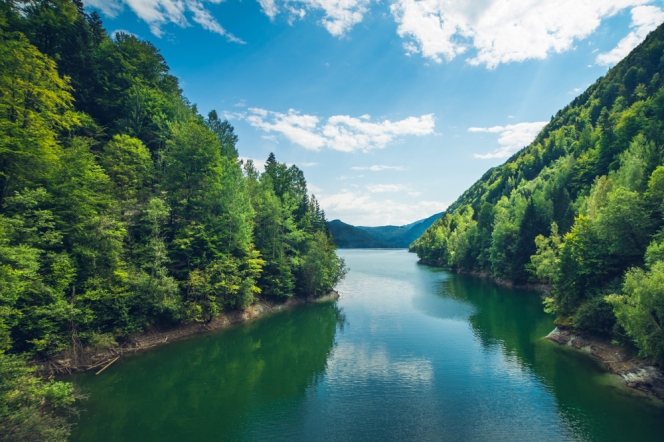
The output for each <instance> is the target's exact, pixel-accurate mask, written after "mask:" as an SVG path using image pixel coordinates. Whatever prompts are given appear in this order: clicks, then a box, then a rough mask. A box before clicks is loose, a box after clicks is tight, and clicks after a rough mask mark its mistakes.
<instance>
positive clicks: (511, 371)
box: [75, 250, 664, 442]
mask: <svg viewBox="0 0 664 442" xmlns="http://www.w3.org/2000/svg"><path fill="white" fill-rule="evenodd" d="M340 254H342V255H343V257H344V258H345V259H346V260H347V262H348V264H349V266H350V268H351V269H352V270H351V272H350V273H349V275H348V277H347V278H346V280H344V282H343V283H342V284H341V286H340V287H339V291H340V292H341V294H342V298H341V299H340V300H339V301H338V305H339V306H341V307H342V308H343V314H342V313H341V311H340V310H339V308H337V307H336V306H335V305H333V304H328V305H313V306H305V307H303V308H301V309H296V310H292V311H286V312H282V313H279V314H275V315H274V316H271V317H268V318H265V319H263V320H260V321H257V322H255V323H249V324H244V325H241V326H238V327H236V328H233V329H229V330H226V331H223V332H221V333H218V334H215V335H209V336H200V337H198V338H195V339H190V340H188V341H183V342H179V343H176V344H172V345H169V346H166V347H163V348H160V349H157V350H155V351H152V352H148V353H145V354H143V355H140V356H137V357H135V358H132V359H130V360H128V361H126V362H123V363H122V364H120V365H117V366H112V367H110V368H109V369H108V370H107V371H105V372H104V373H103V374H102V375H100V376H97V377H95V376H83V377H79V378H76V379H77V380H76V382H77V383H79V384H81V385H83V386H84V387H86V388H88V389H89V391H90V392H91V399H90V401H89V403H88V404H87V408H88V412H86V413H83V415H82V418H81V422H80V428H79V429H78V430H77V432H76V433H75V438H76V440H173V441H181V440H187V441H196V440H247V441H253V440H260V441H264V440H287V441H306V442H310V441H329V440H332V441H337V440H340V441H345V440H349V441H364V440H366V441H375V440H379V441H381V442H382V441H404V440H417V441H426V440H430V441H438V440H445V441H469V440H471V441H497V440H505V441H512V440H528V441H531V440H533V441H536V440H556V441H558V440H574V441H576V440H579V441H602V442H604V441H625V440H629V441H640V440H643V441H652V440H659V439H661V435H662V434H664V433H663V431H664V411H662V410H661V409H660V408H657V407H653V406H651V404H649V403H648V402H647V401H643V400H637V399H635V398H634V397H633V396H631V395H628V394H625V393H624V390H619V389H616V388H614V387H612V386H611V385H610V384H608V383H607V380H608V379H609V378H607V376H605V375H604V374H603V372H602V371H601V370H600V369H599V368H598V366H597V365H596V363H594V362H593V361H592V360H591V359H589V358H588V357H585V356H584V355H580V354H578V353H576V352H572V351H566V350H565V349H564V348H561V347H558V346H556V345H555V344H553V343H551V342H549V341H546V340H544V339H543V337H544V336H545V335H546V334H547V333H548V332H549V331H550V330H551V329H552V328H553V322H552V317H550V316H548V315H546V314H544V312H543V311H542V308H541V299H540V297H539V295H538V294H536V293H530V292H524V291H515V290H509V289H506V288H501V287H498V286H496V285H494V284H492V283H490V282H488V281H483V280H480V279H476V278H472V277H469V276H463V275H455V274H452V273H449V272H446V271H444V270H440V269H433V268H429V267H426V266H422V265H418V264H417V259H416V257H415V256H413V255H412V254H408V253H405V252H404V251H394V250H392V251H389V250H383V251H378V250H351V251H349V250H344V251H340ZM344 314H345V315H347V316H348V321H345V320H344Z"/></svg>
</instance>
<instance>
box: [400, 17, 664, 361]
mask: <svg viewBox="0 0 664 442" xmlns="http://www.w3.org/2000/svg"><path fill="white" fill-rule="evenodd" d="M662 76H664V27H663V26H660V27H659V28H658V29H656V30H655V31H653V32H651V33H650V35H649V36H648V37H647V38H646V39H645V41H644V42H643V43H642V44H641V45H639V46H638V47H637V48H635V49H634V50H633V51H632V52H631V53H630V54H629V55H628V56H627V57H626V58H625V59H623V60H622V61H621V62H620V63H619V64H617V65H616V66H615V67H614V68H612V69H611V70H610V71H609V72H608V73H607V75H606V76H605V77H603V78H600V79H599V80H598V81H597V82H596V83H595V84H593V85H592V86H590V87H589V88H588V89H587V90H586V91H585V92H583V93H582V94H581V95H579V96H578V97H577V98H576V99H574V100H573V101H572V103H571V104H569V105H568V106H567V107H565V108H564V109H562V110H560V111H559V112H558V113H557V114H556V115H555V116H553V117H552V118H551V121H550V122H549V123H548V124H547V125H546V126H545V127H544V129H543V130H542V131H541V132H540V133H539V135H538V136H537V137H536V139H535V140H534V141H533V142H532V143H531V144H530V145H529V146H527V147H525V148H524V149H523V150H521V151H519V152H518V153H516V154H515V155H514V156H512V157H511V158H510V159H509V160H508V161H507V162H505V163H504V164H503V165H501V166H499V167H495V168H492V169H490V170H489V171H487V172H486V173H485V174H484V176H483V177H482V178H481V179H480V180H479V181H477V182H476V183H475V184H473V185H472V186H471V187H470V188H469V189H468V190H467V191H466V192H465V193H464V194H463V195H462V196H461V197H460V198H459V199H458V200H457V201H456V202H455V203H454V204H453V205H452V206H450V208H449V209H448V211H447V213H446V215H445V216H444V217H443V218H441V219H440V220H438V221H437V222H436V223H435V224H434V225H433V226H432V227H431V228H429V229H428V230H427V231H426V232H425V233H424V235H423V236H422V237H420V238H419V239H418V240H416V241H415V242H414V243H413V244H412V245H411V250H412V251H415V252H416V253H417V254H418V256H419V258H420V259H421V260H422V261H423V262H427V263H432V264H435V265H441V266H445V267H449V268H453V269H455V270H458V271H467V272H479V273H484V274H488V275H490V276H493V277H495V278H500V279H503V280H509V281H512V282H514V283H516V284H526V283H537V284H547V285H550V286H552V291H551V295H550V296H549V297H547V298H546V299H545V300H544V308H545V310H546V311H547V312H549V313H552V314H555V315H556V324H557V325H558V326H559V327H573V328H575V329H577V330H583V331H586V332H590V333H593V334H596V335H600V336H604V337H608V338H610V339H611V340H612V341H613V342H614V343H615V344H617V345H626V346H633V347H635V348H636V349H637V350H638V352H639V355H640V356H642V357H647V358H652V359H653V360H654V361H655V362H657V363H659V364H662V363H664V330H663V328H662V327H663V324H664V217H663V216H664V83H663V82H662Z"/></svg>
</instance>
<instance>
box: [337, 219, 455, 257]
mask: <svg viewBox="0 0 664 442" xmlns="http://www.w3.org/2000/svg"><path fill="white" fill-rule="evenodd" d="M441 215H442V213H436V214H435V215H431V216H430V217H428V218H425V219H421V220H418V221H415V222H414V223H410V224H406V225H404V226H379V227H365V226H352V225H350V224H346V223H344V222H342V221H341V220H338V219H335V220H333V221H330V222H328V223H327V225H328V228H329V229H330V233H331V234H332V239H333V240H334V243H335V244H336V245H337V247H339V248H340V249H385V248H394V249H406V248H408V246H409V245H410V244H411V243H412V242H413V241H414V240H416V239H417V238H419V237H420V236H422V234H423V233H424V231H425V230H426V229H428V228H429V227H430V226H431V225H432V224H433V223H434V222H435V221H436V220H437V219H438V218H440V217H441Z"/></svg>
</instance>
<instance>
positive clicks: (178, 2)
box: [85, 0, 244, 43]
mask: <svg viewBox="0 0 664 442" xmlns="http://www.w3.org/2000/svg"><path fill="white" fill-rule="evenodd" d="M222 1H223V0H86V2H85V3H86V4H87V5H88V6H92V7H94V8H97V9H99V10H100V11H101V12H102V13H104V14H105V15H107V16H109V17H116V16H117V15H118V14H119V13H120V12H121V11H122V10H123V9H124V7H125V6H127V7H129V9H131V10H132V11H133V12H134V13H135V14H136V15H137V16H138V18H140V19H141V20H143V21H144V22H146V23H147V24H148V25H149V26H150V32H152V33H153V34H154V35H155V36H156V37H159V38H161V37H162V36H163V35H164V30H163V26H164V25H167V24H175V25H178V26H180V27H182V28H185V27H188V26H191V23H189V20H193V21H194V22H195V23H198V24H199V25H200V26H201V27H202V28H203V29H206V30H208V31H210V32H214V33H216V34H219V35H223V36H224V37H226V39H227V40H229V41H232V42H235V43H244V42H243V41H242V40H241V39H239V38H237V37H235V36H234V35H233V34H231V33H229V32H228V31H226V29H224V28H223V27H222V26H221V25H220V24H219V22H218V21H217V20H216V19H215V18H214V17H213V15H212V13H211V12H210V10H209V9H208V8H206V3H212V4H218V3H221V2H222Z"/></svg>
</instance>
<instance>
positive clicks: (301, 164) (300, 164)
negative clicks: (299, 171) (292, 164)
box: [298, 163, 318, 167]
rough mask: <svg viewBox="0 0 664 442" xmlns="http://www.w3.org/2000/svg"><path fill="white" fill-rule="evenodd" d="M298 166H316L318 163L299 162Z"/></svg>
mask: <svg viewBox="0 0 664 442" xmlns="http://www.w3.org/2000/svg"><path fill="white" fill-rule="evenodd" d="M298 166H301V167H314V166H318V163H299V164H298Z"/></svg>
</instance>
